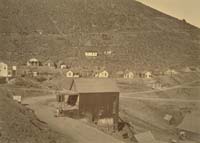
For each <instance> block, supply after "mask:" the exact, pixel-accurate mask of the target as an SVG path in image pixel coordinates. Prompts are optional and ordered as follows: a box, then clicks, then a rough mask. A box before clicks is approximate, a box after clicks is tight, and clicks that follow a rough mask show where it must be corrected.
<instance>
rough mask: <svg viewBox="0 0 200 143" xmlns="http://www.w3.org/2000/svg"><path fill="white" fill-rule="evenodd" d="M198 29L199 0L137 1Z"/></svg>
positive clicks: (199, 24)
mask: <svg viewBox="0 0 200 143" xmlns="http://www.w3.org/2000/svg"><path fill="white" fill-rule="evenodd" d="M137 1H140V2H142V3H144V4H146V5H148V6H150V7H153V8H154V9H157V10H159V11H162V12H164V13H166V14H168V15H171V16H173V17H176V18H179V19H185V20H186V21H187V22H189V23H190V24H192V25H195V26H197V27H199V28H200V0H137Z"/></svg>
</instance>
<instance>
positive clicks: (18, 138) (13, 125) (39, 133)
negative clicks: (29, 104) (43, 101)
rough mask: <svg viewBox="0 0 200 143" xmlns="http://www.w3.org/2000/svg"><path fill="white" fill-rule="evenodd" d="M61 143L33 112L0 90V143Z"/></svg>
mask: <svg viewBox="0 0 200 143" xmlns="http://www.w3.org/2000/svg"><path fill="white" fill-rule="evenodd" d="M7 142H9V143H63V142H66V141H65V139H64V138H63V137H61V136H60V135H59V134H57V133H55V132H53V131H51V130H50V129H49V128H48V127H47V124H45V123H44V122H42V121H40V120H39V119H37V117H36V116H35V114H34V112H33V111H32V110H30V109H28V108H26V107H24V106H22V105H20V104H18V103H16V102H15V101H13V100H12V99H11V98H10V97H9V95H8V93H7V91H2V90H0V143H7Z"/></svg>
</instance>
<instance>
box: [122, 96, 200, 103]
mask: <svg viewBox="0 0 200 143" xmlns="http://www.w3.org/2000/svg"><path fill="white" fill-rule="evenodd" d="M120 98H126V99H134V100H146V101H155V102H182V103H200V100H196V99H175V98H160V97H131V96H120Z"/></svg>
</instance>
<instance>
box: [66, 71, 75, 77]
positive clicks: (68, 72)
mask: <svg viewBox="0 0 200 143" xmlns="http://www.w3.org/2000/svg"><path fill="white" fill-rule="evenodd" d="M66 77H74V73H73V71H71V70H69V71H67V72H66Z"/></svg>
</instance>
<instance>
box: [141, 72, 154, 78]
mask: <svg viewBox="0 0 200 143" xmlns="http://www.w3.org/2000/svg"><path fill="white" fill-rule="evenodd" d="M143 74H144V78H146V79H150V78H152V73H151V72H150V71H146V72H144V73H143Z"/></svg>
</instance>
